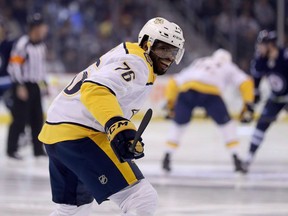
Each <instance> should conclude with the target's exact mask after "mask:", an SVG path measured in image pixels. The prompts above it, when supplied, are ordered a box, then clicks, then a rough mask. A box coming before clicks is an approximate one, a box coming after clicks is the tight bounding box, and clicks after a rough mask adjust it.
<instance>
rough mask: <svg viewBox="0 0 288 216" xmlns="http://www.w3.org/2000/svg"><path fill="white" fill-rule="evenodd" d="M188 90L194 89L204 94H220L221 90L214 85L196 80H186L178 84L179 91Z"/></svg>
mask: <svg viewBox="0 0 288 216" xmlns="http://www.w3.org/2000/svg"><path fill="white" fill-rule="evenodd" d="M188 90H195V91H198V92H201V93H204V94H213V95H221V91H220V90H219V89H218V88H217V87H216V86H214V85H208V84H205V83H201V82H197V81H190V82H186V83H184V84H183V85H181V86H180V91H181V92H186V91H188Z"/></svg>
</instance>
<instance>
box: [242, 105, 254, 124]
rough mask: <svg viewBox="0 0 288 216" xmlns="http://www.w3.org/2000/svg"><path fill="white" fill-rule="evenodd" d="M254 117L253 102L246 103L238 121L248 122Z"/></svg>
mask: <svg viewBox="0 0 288 216" xmlns="http://www.w3.org/2000/svg"><path fill="white" fill-rule="evenodd" d="M253 118H254V107H253V104H250V103H246V104H244V106H243V109H242V111H241V113H240V121H241V122H242V123H249V122H251V121H252V120H253Z"/></svg>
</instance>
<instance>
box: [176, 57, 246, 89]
mask: <svg viewBox="0 0 288 216" xmlns="http://www.w3.org/2000/svg"><path fill="white" fill-rule="evenodd" d="M173 78H174V80H175V81H176V84H177V86H179V87H180V89H181V90H182V91H186V90H187V89H190V88H191V89H196V90H199V91H200V92H203V93H212V94H213V93H214V94H221V93H223V92H224V90H225V87H226V86H227V85H234V86H235V87H239V86H240V85H241V84H242V83H243V82H244V81H246V80H248V79H249V76H248V75H246V74H245V73H244V72H243V71H242V70H241V69H240V68H238V67H237V66H236V65H235V64H234V63H232V62H231V63H220V62H217V61H215V60H214V59H213V57H204V58H200V59H197V60H195V61H194V62H192V63H191V64H190V65H189V66H188V67H187V68H185V69H183V70H182V71H181V72H180V73H178V74H176V75H175V76H174V77H173Z"/></svg>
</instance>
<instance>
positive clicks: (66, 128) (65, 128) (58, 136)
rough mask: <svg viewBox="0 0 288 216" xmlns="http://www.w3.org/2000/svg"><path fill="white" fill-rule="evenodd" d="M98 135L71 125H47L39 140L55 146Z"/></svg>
mask: <svg viewBox="0 0 288 216" xmlns="http://www.w3.org/2000/svg"><path fill="white" fill-rule="evenodd" d="M93 133H97V132H95V131H93V130H91V129H89V128H85V127H81V126H80V125H74V124H69V123H62V124H57V125H50V124H47V123H45V124H44V126H43V128H42V130H41V132H40V134H39V136H38V139H39V140H40V141H41V142H43V143H45V144H55V143H58V142H63V141H66V140H77V139H82V138H84V137H89V136H90V135H91V134H93Z"/></svg>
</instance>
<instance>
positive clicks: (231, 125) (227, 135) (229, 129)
mask: <svg viewBox="0 0 288 216" xmlns="http://www.w3.org/2000/svg"><path fill="white" fill-rule="evenodd" d="M219 129H220V131H221V133H222V136H223V139H224V141H225V143H230V142H231V141H236V140H238V137H237V133H236V131H237V128H236V124H235V122H234V121H233V120H230V121H228V122H227V123H225V124H223V125H220V126H219Z"/></svg>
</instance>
